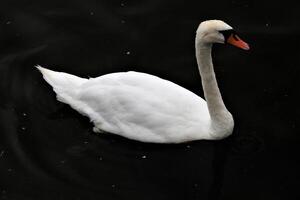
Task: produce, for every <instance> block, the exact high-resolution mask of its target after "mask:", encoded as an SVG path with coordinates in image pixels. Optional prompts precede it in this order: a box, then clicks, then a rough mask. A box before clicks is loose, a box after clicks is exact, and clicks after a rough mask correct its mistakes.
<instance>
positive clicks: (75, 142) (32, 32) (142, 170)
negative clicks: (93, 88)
mask: <svg viewBox="0 0 300 200" xmlns="http://www.w3.org/2000/svg"><path fill="white" fill-rule="evenodd" d="M212 18H218V19H223V20H225V21H226V22H228V23H229V24H231V25H232V26H234V27H235V28H236V29H237V31H238V32H240V35H241V37H242V38H243V39H244V40H245V41H247V42H248V43H249V44H250V46H251V51H248V52H245V51H241V50H239V49H236V48H233V47H225V46H221V45H216V46H215V48H214V62H215V70H216V73H217V77H218V81H219V85H220V88H221V91H222V94H223V96H224V100H225V103H226V105H227V107H228V108H229V110H230V111H231V112H232V114H233V115H234V118H235V122H236V127H235V131H234V134H233V136H231V137H229V138H228V139H226V140H222V141H197V142H193V143H188V144H180V145H155V144H144V143H139V142H134V141H129V140H127V139H123V138H121V137H116V136H111V135H104V136H103V135H95V134H93V133H92V131H91V129H92V125H91V124H90V123H89V121H88V119H87V118H85V117H83V116H81V115H80V114H78V113H76V112H75V111H73V110H72V109H71V108H69V107H68V106H66V105H64V104H62V103H59V102H57V101H56V99H55V95H54V93H53V92H52V90H51V88H50V86H49V85H47V84H46V83H45V82H44V81H43V80H42V77H41V75H40V74H39V73H38V72H37V70H36V69H34V68H33V66H34V65H35V64H40V65H42V66H45V67H47V68H50V69H53V70H59V71H65V72H68V73H72V74H75V75H78V76H83V77H88V76H91V77H95V76H99V75H103V74H106V73H111V72H117V71H127V70H136V71H142V72H147V73H151V74H154V75H158V76H160V77H162V78H166V79H168V80H171V81H173V82H176V83H178V84H180V85H182V86H184V87H186V88H188V89H190V90H192V91H193V92H195V93H197V94H199V95H200V96H203V92H202V89H201V84H200V77H199V75H198V71H197V68H196V61H195V58H194V43H193V42H194V36H195V30H196V27H197V25H198V24H199V22H200V21H202V20H205V19H212ZM299 18H300V16H299V12H298V8H297V6H296V5H294V4H292V3H290V2H288V1H285V2H281V3H279V2H278V3H275V2H273V1H264V2H260V3H254V2H251V1H224V2H218V1H215V2H201V1H190V2H187V1H169V0H166V1H159V0H151V1H150V0H148V1H108V0H105V1H96V0H94V1H92V0H87V1H78V0H75V1H74V0H73V1H58V0H55V1H54V0H52V1H43V2H40V1H20V0H19V1H16V0H15V1H7V2H5V1H2V2H1V6H0V102H1V104H0V119H1V121H0V130H1V133H0V198H1V199H18V200H19V199H105V200H119V199H132V200H133V199H139V200H150V199H151V200H152V199H156V200H165V199H189V200H192V199H243V200H247V199H249V200H253V199H272V200H275V199H297V197H298V198H300V195H299V193H298V191H297V189H298V185H299V183H298V181H299V178H300V177H299V175H300V173H299V167H300V164H299V163H300V162H299V161H300V159H299V139H300V136H299V128H298V126H299V124H298V122H299V108H298V107H299V106H298V102H299V99H298V97H297V93H298V91H299V71H300V70H299V50H298V48H299V47H298V46H299V45H298V43H299V35H300V29H299V25H298V24H299V23H298V19H299Z"/></svg>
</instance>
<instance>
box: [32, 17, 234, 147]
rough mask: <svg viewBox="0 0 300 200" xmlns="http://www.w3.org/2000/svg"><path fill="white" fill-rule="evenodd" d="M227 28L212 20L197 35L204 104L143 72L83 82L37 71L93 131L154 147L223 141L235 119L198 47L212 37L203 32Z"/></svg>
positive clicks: (207, 55)
mask: <svg viewBox="0 0 300 200" xmlns="http://www.w3.org/2000/svg"><path fill="white" fill-rule="evenodd" d="M209 22H210V23H209ZM205 27H207V28H205ZM229 28H231V27H229V26H228V25H227V24H225V23H224V22H222V21H218V20H213V21H206V22H205V23H202V26H201V24H200V26H199V28H198V31H197V37H196V56H197V61H198V65H199V70H200V74H201V76H202V83H203V89H204V93H205V97H206V99H207V101H208V103H206V101H205V100H203V99H202V98H201V97H199V96H197V95H196V94H194V93H192V92H190V91H188V90H186V89H185V88H183V87H181V86H179V85H177V84H175V83H172V82H170V81H167V80H164V79H161V78H159V77H156V76H153V75H149V74H145V73H139V72H119V73H112V74H107V75H103V76H100V77H97V78H90V79H85V78H80V77H77V76H74V75H70V74H67V73H63V72H55V71H51V70H48V69H45V68H43V67H41V66H37V68H38V69H39V70H40V71H41V73H42V74H43V77H44V79H45V80H46V81H47V82H48V83H49V84H50V85H51V86H52V87H53V90H54V91H55V92H56V94H57V99H58V100H59V101H61V102H64V103H66V104H69V105H70V106H71V107H72V108H73V109H75V110H77V111H78V112H80V113H81V114H83V115H85V116H87V117H89V118H90V120H91V121H92V122H93V123H94V129H93V130H94V131H95V132H102V131H105V132H109V133H113V134H117V135H121V136H124V137H126V138H129V139H133V140H138V141H142V142H154V143H180V142H186V141H192V140H200V139H221V138H223V137H226V136H228V135H230V134H231V132H232V129H233V119H232V116H231V114H230V113H229V112H228V111H227V109H226V107H225V106H224V104H223V101H222V98H221V95H220V93H219V90H218V86H217V84H216V81H215V77H214V72H213V68H212V63H210V59H211V57H210V47H208V49H207V50H205V48H203V47H204V46H201V45H202V43H201V42H202V41H205V39H206V37H208V38H209V40H211V39H212V38H213V37H212V36H214V35H209V34H207V32H205V31H208V30H209V31H210V32H212V34H213V33H214V32H216V31H219V30H222V29H229ZM204 32H205V34H204ZM214 37H215V36H214ZM218 37H219V38H215V39H216V40H217V41H220V40H221V39H222V38H220V37H223V36H219V35H218ZM223 40H224V37H223Z"/></svg>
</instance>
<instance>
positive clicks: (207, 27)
mask: <svg viewBox="0 0 300 200" xmlns="http://www.w3.org/2000/svg"><path fill="white" fill-rule="evenodd" d="M196 42H200V43H202V44H213V43H221V44H231V45H234V46H236V47H239V48H241V49H244V50H249V49H250V47H249V45H248V44H247V43H246V42H244V41H243V40H242V39H241V38H240V37H239V36H238V35H237V34H236V32H235V31H234V30H233V28H232V27H231V26H229V25H228V24H226V23H225V22H223V21H221V20H207V21H204V22H202V23H201V24H200V25H199V27H198V29H197V35H196Z"/></svg>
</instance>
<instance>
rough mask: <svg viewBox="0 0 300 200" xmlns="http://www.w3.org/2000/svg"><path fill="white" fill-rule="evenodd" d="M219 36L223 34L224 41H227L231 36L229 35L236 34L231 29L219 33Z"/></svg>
mask: <svg viewBox="0 0 300 200" xmlns="http://www.w3.org/2000/svg"><path fill="white" fill-rule="evenodd" d="M219 32H220V33H221V34H223V36H224V38H225V41H227V39H228V38H229V37H230V36H231V35H236V32H235V31H234V30H233V29H229V30H223V31H219Z"/></svg>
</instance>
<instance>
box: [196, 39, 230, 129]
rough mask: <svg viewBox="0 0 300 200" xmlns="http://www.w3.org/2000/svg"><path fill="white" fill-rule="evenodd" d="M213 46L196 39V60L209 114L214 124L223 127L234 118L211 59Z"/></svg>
mask: <svg viewBox="0 0 300 200" xmlns="http://www.w3.org/2000/svg"><path fill="white" fill-rule="evenodd" d="M211 49H212V44H205V43H202V42H201V40H199V39H197V38H196V58H197V63H198V67H199V71H200V75H201V79H202V87H203V91H204V96H205V99H206V102H207V106H208V110H209V114H210V117H211V120H212V122H213V123H214V124H217V125H219V124H220V125H221V124H224V122H225V121H227V119H228V118H232V117H231V114H230V113H229V112H228V110H227V108H226V107H225V104H224V102H223V99H222V96H221V93H220V90H219V87H218V84H217V80H216V76H215V72H214V68H213V63H212V57H211Z"/></svg>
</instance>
